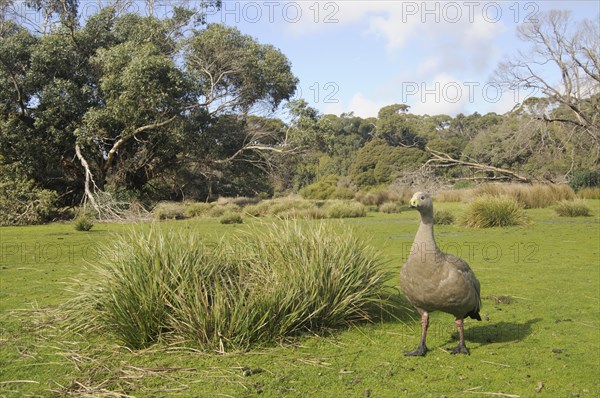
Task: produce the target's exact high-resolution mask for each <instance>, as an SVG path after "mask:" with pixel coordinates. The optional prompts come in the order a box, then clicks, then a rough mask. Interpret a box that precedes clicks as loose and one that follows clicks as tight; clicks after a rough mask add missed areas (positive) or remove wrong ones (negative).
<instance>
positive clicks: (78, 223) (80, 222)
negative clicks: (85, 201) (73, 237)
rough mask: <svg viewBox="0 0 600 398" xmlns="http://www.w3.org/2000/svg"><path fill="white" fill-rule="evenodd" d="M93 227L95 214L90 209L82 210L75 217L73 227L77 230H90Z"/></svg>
mask: <svg viewBox="0 0 600 398" xmlns="http://www.w3.org/2000/svg"><path fill="white" fill-rule="evenodd" d="M93 227H94V214H93V213H92V212H90V211H85V210H82V211H80V212H79V214H78V215H77V217H75V220H73V228H75V231H89V230H91V229H92V228H93Z"/></svg>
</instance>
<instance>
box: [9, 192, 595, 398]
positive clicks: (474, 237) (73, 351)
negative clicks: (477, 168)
mask: <svg viewBox="0 0 600 398" xmlns="http://www.w3.org/2000/svg"><path fill="white" fill-rule="evenodd" d="M586 203H588V204H589V205H590V207H591V208H592V209H593V210H592V212H593V215H592V217H579V218H568V217H567V218H566V217H558V216H557V215H556V213H555V212H554V210H553V209H552V208H545V209H531V210H527V211H526V212H527V214H528V215H529V217H530V219H531V220H532V221H533V222H532V223H531V224H530V225H528V226H527V227H523V228H519V227H507V228H491V229H479V230H478V229H469V228H465V227H462V226H458V225H441V226H438V227H436V234H437V240H438V244H439V245H440V246H441V247H442V249H444V250H445V251H447V252H450V253H453V254H457V255H459V256H461V257H463V258H464V259H465V260H467V262H469V264H470V265H471V267H472V268H473V269H474V271H475V273H476V275H477V276H478V278H479V280H480V281H481V285H482V296H483V310H482V312H481V315H482V317H483V318H484V320H483V321H482V322H476V321H472V320H469V321H467V322H466V328H465V329H466V337H467V346H468V347H469V348H470V350H471V355H470V356H452V355H450V354H449V353H448V352H446V351H445V350H444V349H445V348H448V347H450V346H452V345H454V344H455V341H454V340H455V339H456V334H455V331H454V323H453V319H452V317H451V316H450V315H447V314H442V313H434V314H433V316H432V319H431V322H432V323H431V327H430V333H429V336H428V343H427V345H428V347H429V348H430V349H431V351H430V352H429V353H428V355H427V356H426V357H424V358H414V357H410V358H409V357H404V356H403V351H405V350H409V349H413V348H415V347H416V345H417V343H418V336H419V328H420V325H419V322H418V320H417V319H416V316H415V314H413V313H410V312H405V313H401V314H400V315H399V317H398V319H396V320H392V321H387V322H385V323H381V324H375V325H362V326H359V327H352V328H351V329H349V330H342V331H337V332H333V333H331V334H330V335H327V336H305V337H302V338H300V339H298V340H295V341H290V342H289V343H285V344H281V345H279V346H275V347H263V348H260V349H255V350H254V351H252V352H244V353H235V352H231V353H225V354H216V353H214V354H213V353H203V352H199V351H197V350H194V349H189V348H186V347H180V346H169V345H167V344H156V345H154V346H152V347H151V348H148V349H145V350H141V351H131V350H129V349H127V348H124V347H121V346H119V345H117V344H116V343H115V342H114V341H113V340H111V338H110V336H81V335H76V334H73V333H69V332H67V331H65V320H64V319H63V315H62V312H61V305H63V304H64V303H65V302H66V301H67V300H68V299H69V297H71V295H72V293H70V292H69V291H68V290H66V287H67V284H68V282H69V280H70V278H72V277H74V276H77V275H80V274H83V275H85V273H86V272H89V271H86V264H88V263H90V262H91V263H93V262H94V261H96V259H97V248H98V246H99V245H101V244H103V243H105V242H108V241H109V240H110V239H114V234H115V233H116V234H119V233H123V232H125V231H127V230H128V229H130V228H132V226H131V225H113V224H97V225H96V226H95V227H94V228H93V229H92V230H91V231H90V232H76V231H75V230H74V228H73V226H72V225H69V224H53V225H46V226H32V227H13V228H0V250H1V251H0V331H1V340H0V397H27V396H75V397H126V396H134V397H254V396H261V397H404V396H406V397H443V396H445V397H457V396H464V397H489V396H499V397H532V396H539V397H576V396H580V397H597V396H600V376H599V375H600V264H599V262H600V243H599V242H600V201H599V200H587V201H586ZM439 208H440V209H442V208H443V209H449V210H451V211H453V212H454V213H456V214H457V215H460V213H461V212H462V211H463V209H464V204H462V203H440V204H439ZM254 222H261V221H258V220H257V221H253V220H248V219H246V224H245V225H222V224H220V223H219V222H218V221H216V220H186V221H171V222H165V223H164V224H165V225H169V226H172V227H174V228H181V229H185V230H188V231H189V233H197V234H201V235H203V236H205V237H206V239H207V240H212V241H215V240H217V239H218V238H219V237H220V236H222V235H224V234H235V233H238V232H239V231H241V230H242V229H244V228H247V227H248V226H247V224H251V223H254ZM306 222H332V223H339V226H340V228H347V227H352V228H354V229H355V231H356V233H357V234H359V235H360V236H361V237H363V238H365V239H367V240H369V242H370V243H371V244H372V245H373V246H375V247H376V248H377V249H378V250H380V251H381V252H383V254H384V256H385V257H386V258H388V259H389V260H390V261H389V263H388V264H389V267H391V268H392V269H393V270H394V271H396V272H398V274H399V269H400V266H401V265H402V263H403V261H404V259H405V258H406V256H407V255H408V250H409V248H410V244H411V243H412V239H413V237H414V233H415V232H416V228H417V222H418V213H416V212H408V211H407V212H403V213H401V214H382V213H370V214H369V215H368V216H367V217H365V218H360V219H346V220H344V221H342V222H340V221H331V220H322V221H306ZM138 227H140V228H145V227H146V226H138ZM394 283H395V284H396V285H397V284H398V280H397V279H396V280H394Z"/></svg>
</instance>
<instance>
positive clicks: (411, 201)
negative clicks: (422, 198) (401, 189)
mask: <svg viewBox="0 0 600 398" xmlns="http://www.w3.org/2000/svg"><path fill="white" fill-rule="evenodd" d="M408 207H410V208H412V209H415V208H416V207H417V199H416V198H412V199H411V200H410V202H409V204H408Z"/></svg>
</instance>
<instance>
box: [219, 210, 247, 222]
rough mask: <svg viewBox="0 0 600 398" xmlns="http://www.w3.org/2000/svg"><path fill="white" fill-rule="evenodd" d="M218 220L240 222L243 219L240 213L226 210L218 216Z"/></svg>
mask: <svg viewBox="0 0 600 398" xmlns="http://www.w3.org/2000/svg"><path fill="white" fill-rule="evenodd" d="M219 222H220V223H221V224H241V223H243V222H244V220H243V219H242V215H241V214H240V213H237V212H233V211H227V212H225V213H224V214H223V215H222V216H221V218H219Z"/></svg>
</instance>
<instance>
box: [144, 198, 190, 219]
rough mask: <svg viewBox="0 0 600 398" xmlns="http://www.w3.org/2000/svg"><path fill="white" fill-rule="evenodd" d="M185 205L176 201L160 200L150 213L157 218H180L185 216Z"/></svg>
mask: <svg viewBox="0 0 600 398" xmlns="http://www.w3.org/2000/svg"><path fill="white" fill-rule="evenodd" d="M184 208H185V206H184V205H183V203H178V202H161V203H159V204H157V205H156V207H154V210H152V214H153V216H154V218H155V219H157V220H181V219H184V218H185V214H184Z"/></svg>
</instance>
